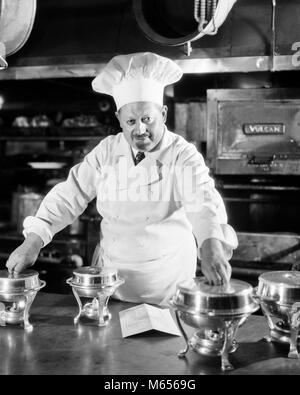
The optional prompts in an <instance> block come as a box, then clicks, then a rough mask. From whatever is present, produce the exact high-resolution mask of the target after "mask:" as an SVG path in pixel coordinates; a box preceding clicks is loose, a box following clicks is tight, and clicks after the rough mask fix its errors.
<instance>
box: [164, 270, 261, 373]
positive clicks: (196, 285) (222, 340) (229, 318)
mask: <svg viewBox="0 0 300 395" xmlns="http://www.w3.org/2000/svg"><path fill="white" fill-rule="evenodd" d="M170 304H171V306H172V307H173V308H174V309H175V313H176V319H177V323H178V326H179V328H180V330H181V333H182V335H183V337H184V339H185V342H186V348H185V349H184V350H182V351H180V352H179V354H178V356H179V357H180V358H182V357H185V355H186V353H187V352H188V350H189V347H191V348H192V350H193V351H195V352H197V353H199V354H202V355H207V356H221V362H222V370H224V371H226V370H232V369H233V366H232V365H231V364H230V362H229V360H228V354H229V353H233V352H234V351H235V350H236V349H237V347H238V344H237V341H236V340H235V336H236V333H237V330H238V327H239V326H241V325H242V324H243V323H244V322H245V321H246V319H247V317H248V316H249V315H251V314H252V313H253V312H255V311H256V310H258V309H259V304H258V303H257V302H256V300H255V299H254V297H253V288H252V286H251V285H250V284H248V283H246V282H243V281H239V280H231V281H230V283H229V284H228V285H220V286H212V285H209V284H207V283H206V280H205V279H204V278H203V277H196V278H194V279H193V281H192V283H191V284H189V286H185V285H178V286H177V290H176V293H175V295H174V296H173V298H172V300H171V301H170ZM180 319H181V320H182V321H183V322H184V323H185V324H187V325H189V326H191V327H193V328H196V329H197V331H196V332H195V333H194V334H193V335H192V337H191V338H190V339H188V337H187V335H186V333H185V331H184V329H183V327H182V325H181V321H180Z"/></svg>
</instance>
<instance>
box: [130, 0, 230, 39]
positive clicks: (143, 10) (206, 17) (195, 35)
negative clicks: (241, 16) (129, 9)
mask: <svg viewBox="0 0 300 395" xmlns="http://www.w3.org/2000/svg"><path fill="white" fill-rule="evenodd" d="M235 2H236V0H188V1H187V0H172V1H171V0H165V1H163V2H162V1H159V0H134V1H133V10H134V14H135V18H136V20H137V23H138V25H139V27H140V28H141V30H142V31H143V32H144V34H145V35H146V37H147V38H148V39H149V40H151V41H154V42H156V43H159V44H162V45H170V46H175V45H182V44H185V43H188V42H189V43H190V42H193V41H196V40H198V39H199V38H201V37H203V36H205V35H214V34H216V33H217V32H218V28H219V27H220V26H221V25H222V24H223V23H224V22H225V20H226V18H227V16H228V14H229V13H230V11H231V9H232V7H233V5H234V4H235Z"/></svg>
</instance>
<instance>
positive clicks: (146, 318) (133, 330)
mask: <svg viewBox="0 0 300 395" xmlns="http://www.w3.org/2000/svg"><path fill="white" fill-rule="evenodd" d="M119 316H120V323H121V330H122V336H123V337H128V336H132V335H136V334H138V333H142V332H146V331H150V330H152V329H154V330H157V331H160V332H166V333H170V334H171V335H175V336H181V333H180V331H179V329H178V328H177V326H176V324H175V322H174V320H173V317H172V315H171V313H170V311H169V309H160V308H158V307H154V306H151V305H149V304H146V303H143V304H140V305H138V306H135V307H131V308H130V309H127V310H122V311H120V312H119Z"/></svg>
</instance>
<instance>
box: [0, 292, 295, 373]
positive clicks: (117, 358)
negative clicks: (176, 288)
mask: <svg viewBox="0 0 300 395" xmlns="http://www.w3.org/2000/svg"><path fill="white" fill-rule="evenodd" d="M132 306H133V305H132V304H130V303H121V302H117V301H113V300H111V301H110V303H109V308H110V312H111V313H112V320H111V321H110V324H109V326H108V327H106V328H99V327H98V326H97V325H96V323H95V322H93V321H89V320H88V319H86V318H83V319H82V320H81V321H80V323H79V324H78V325H77V326H76V325H74V324H73V317H74V316H75V315H76V314H77V309H78V307H77V303H76V301H75V298H74V297H73V295H56V294H46V293H42V292H40V293H39V294H38V295H37V297H36V299H35V301H34V303H33V306H32V308H31V316H30V321H31V323H32V324H33V325H34V329H33V332H32V333H26V332H25V331H24V330H23V328H22V327H20V326H11V325H10V326H6V327H1V328H0V353H1V363H0V374H1V375H14V374H23V375H33V374H34V375H54V374H59V375H66V374H84V375H92V374H95V375H198V374H201V375H202V374H221V373H222V372H221V370H220V358H218V357H216V358H215V357H213V358H212V357H204V356H200V355H198V354H196V353H195V352H193V351H190V352H189V353H188V354H187V358H186V359H185V360H181V359H178V358H177V352H178V351H179V350H180V349H182V348H183V346H184V340H183V338H182V337H177V336H172V335H167V334H163V333H159V332H149V333H142V334H139V335H136V336H133V337H129V338H125V339H123V338H122V336H121V328H120V321H119V311H120V310H124V309H127V308H129V307H132ZM185 328H187V327H185ZM187 329H188V334H189V335H190V334H192V332H193V329H192V328H187ZM267 333H268V328H267V324H266V321H265V318H264V317H262V316H251V317H250V318H249V319H248V321H247V322H246V324H244V326H242V327H241V328H240V329H239V333H238V341H239V348H238V350H237V351H236V352H235V353H234V354H232V355H231V356H230V361H231V362H232V364H233V365H234V366H235V368H236V369H235V370H234V371H232V372H229V373H226V374H233V375H237V374H273V375H274V374H276V375H278V374H298V375H300V360H290V359H288V358H287V352H288V347H287V346H285V345H278V344H272V343H267V342H266V341H264V340H262V338H263V336H264V335H266V334H267Z"/></svg>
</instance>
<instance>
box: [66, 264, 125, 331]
mask: <svg viewBox="0 0 300 395" xmlns="http://www.w3.org/2000/svg"><path fill="white" fill-rule="evenodd" d="M123 283H124V280H123V279H122V278H121V277H119V276H118V273H117V270H115V269H112V268H105V267H91V266H88V267H82V268H79V269H76V270H74V271H73V277H71V278H69V279H68V280H67V284H69V285H70V286H71V287H72V291H73V294H74V296H75V298H76V301H77V303H78V306H79V313H78V315H77V316H76V317H75V318H74V324H77V323H78V321H79V318H80V317H81V316H85V317H88V318H91V319H97V320H98V326H106V325H107V324H108V322H109V321H110V319H111V314H110V313H109V310H108V307H107V304H108V300H109V298H110V296H111V295H113V293H114V292H115V290H116V289H117V288H118V287H119V286H120V285H122V284H123ZM80 298H93V300H92V302H91V303H86V304H85V305H84V306H83V305H82V302H81V299H80Z"/></svg>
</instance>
